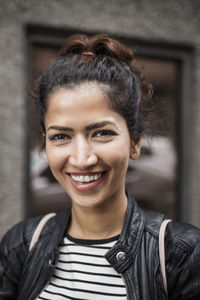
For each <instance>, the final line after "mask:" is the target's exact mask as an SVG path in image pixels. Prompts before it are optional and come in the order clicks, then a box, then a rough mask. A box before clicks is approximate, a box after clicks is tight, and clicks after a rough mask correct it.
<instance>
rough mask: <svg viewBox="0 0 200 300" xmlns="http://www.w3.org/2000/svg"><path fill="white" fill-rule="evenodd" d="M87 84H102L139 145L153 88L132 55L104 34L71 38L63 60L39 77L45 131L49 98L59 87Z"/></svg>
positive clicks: (66, 44)
mask: <svg viewBox="0 0 200 300" xmlns="http://www.w3.org/2000/svg"><path fill="white" fill-rule="evenodd" d="M85 82H94V83H98V84H100V85H99V86H100V88H101V89H102V90H103V92H104V93H105V94H106V95H107V97H108V98H109V100H110V104H111V105H112V108H113V109H114V110H115V111H117V112H118V113H119V114H120V115H122V116H123V117H124V119H125V120H126V123H127V127H128V130H129V134H130V137H131V138H132V139H133V140H135V141H137V139H138V138H139V137H140V136H141V134H142V133H143V131H144V113H145V103H146V102H147V101H148V100H149V99H150V98H151V96H152V86H151V84H149V83H148V82H146V80H145V78H144V77H143V75H142V74H141V72H140V71H139V70H137V69H136V68H135V67H134V54H133V52H132V51H131V50H130V49H129V48H127V47H126V46H124V45H123V44H121V43H120V42H118V41H117V40H115V39H112V38H110V37H108V36H107V35H105V34H102V35H96V36H94V37H91V38H89V37H87V36H86V35H73V36H71V37H70V38H69V39H68V40H67V41H66V43H65V45H64V47H63V48H62V49H61V50H60V56H59V57H58V58H57V59H56V60H55V61H54V62H53V64H52V65H50V67H49V68H47V70H46V71H45V72H44V73H43V74H42V76H41V77H40V80H39V86H38V100H39V101H38V106H39V113H40V123H41V126H42V130H43V131H45V126H44V117H45V112H46V111H47V107H48V98H49V96H50V94H51V93H52V92H53V91H54V90H55V89H56V88H58V87H65V88H69V89H73V88H75V87H77V86H78V85H80V84H82V83H85Z"/></svg>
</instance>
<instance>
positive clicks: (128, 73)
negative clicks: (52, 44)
mask: <svg viewBox="0 0 200 300" xmlns="http://www.w3.org/2000/svg"><path fill="white" fill-rule="evenodd" d="M151 97H152V86H151V85H150V84H149V83H148V82H146V80H145V78H144V77H143V76H142V74H141V73H140V71H139V70H137V69H136V68H135V66H134V55H133V53H132V52H131V50H130V49H128V48H126V47H125V46H124V45H122V44H120V43H119V42H118V41H116V40H114V39H111V38H109V37H108V36H106V35H98V36H95V37H93V38H88V37H87V36H83V35H78V36H72V37H71V38H69V39H68V40H67V42H66V44H65V45H64V47H63V48H62V50H61V52H60V57H58V58H57V59H56V60H55V61H54V63H53V64H52V65H51V66H50V67H49V68H48V69H47V70H46V71H45V72H44V73H43V74H42V76H41V78H40V80H39V85H38V97H37V101H38V115H39V117H40V123H41V128H42V131H43V136H44V138H45V148H46V154H47V158H48V162H49V166H50V168H51V171H52V173H53V175H54V177H55V178H56V180H57V181H58V182H59V183H60V185H62V187H63V188H64V190H65V191H66V193H67V194H68V195H69V196H70V198H71V207H70V208H69V209H67V211H66V212H62V213H59V214H57V215H56V216H54V217H53V218H51V219H50V220H49V221H48V223H47V224H46V225H45V227H44V229H43V230H42V233H41V234H40V235H39V236H38V239H39V240H38V241H37V243H35V244H34V243H32V236H35V234H36V233H37V231H35V230H36V227H37V225H38V224H40V223H39V222H40V221H41V220H42V222H43V220H44V219H42V217H36V218H33V219H30V220H27V221H24V222H22V223H20V224H18V225H16V226H15V227H14V228H12V229H11V230H10V231H9V232H8V233H7V234H6V236H5V237H4V239H3V241H2V243H1V247H0V254H1V256H0V298H1V299H2V300H6V299H10V300H12V299H13V300H14V299H20V300H27V299H28V300H33V299H37V300H38V299H46V300H51V299H54V300H55V299H56V300H58V299H60V300H61V299H79V300H80V299H90V300H91V299H94V298H95V299H104V300H109V299H124V300H125V299H140V300H146V299H152V300H153V299H155V300H156V299H167V290H166V285H164V283H163V279H162V275H161V266H160V260H159V251H158V244H159V230H160V226H161V224H162V222H163V220H164V219H165V216H164V215H162V214H159V213H154V212H145V211H143V210H141V209H140V208H139V207H138V206H137V204H136V203H135V200H134V199H133V198H132V197H131V196H130V195H129V194H128V192H127V191H126V190H125V176H126V172H127V168H128V161H129V158H131V159H132V160H135V159H137V158H138V157H139V155H140V146H141V137H142V135H143V134H144V132H145V118H146V116H147V114H148V113H151V110H148V109H147V107H149V103H150V99H151ZM55 201H56V199H55ZM165 243H166V274H167V284H168V295H169V299H171V300H177V299H179V300H183V299H184V300H187V299H188V300H189V299H190V300H192V299H193V300H195V299H196V300H197V299H199V295H200V260H199V255H200V230H199V229H197V228H195V227H193V226H190V225H181V224H177V223H173V222H172V223H170V224H169V225H168V228H167V234H166V241H165ZM30 244H31V247H30ZM32 244H33V247H32ZM162 268H163V265H162Z"/></svg>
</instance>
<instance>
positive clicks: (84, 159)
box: [69, 140, 98, 169]
mask: <svg viewBox="0 0 200 300" xmlns="http://www.w3.org/2000/svg"><path fill="white" fill-rule="evenodd" d="M97 160H98V159H97V155H96V154H95V153H94V151H93V149H92V147H91V145H90V143H89V142H87V141H83V140H80V141H79V142H76V143H75V145H74V147H73V151H72V153H71V155H70V157H69V164H70V165H71V166H73V167H74V168H76V169H86V168H89V167H91V166H93V165H95V164H96V163H97Z"/></svg>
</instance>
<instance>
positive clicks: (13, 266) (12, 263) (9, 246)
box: [0, 223, 27, 300]
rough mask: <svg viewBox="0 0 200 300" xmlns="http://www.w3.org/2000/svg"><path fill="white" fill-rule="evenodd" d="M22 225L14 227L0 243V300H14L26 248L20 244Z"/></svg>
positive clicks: (23, 244) (22, 243)
mask: <svg viewBox="0 0 200 300" xmlns="http://www.w3.org/2000/svg"><path fill="white" fill-rule="evenodd" d="M22 237H23V226H22V223H20V224H18V225H16V226H14V227H13V228H12V229H11V230H9V231H8V233H7V234H6V235H5V236H4V238H3V239H2V241H1V243H0V300H7V299H9V300H16V299H17V289H18V284H19V280H20V276H21V271H22V266H23V261H24V260H25V257H26V254H27V247H26V245H25V243H24V242H22Z"/></svg>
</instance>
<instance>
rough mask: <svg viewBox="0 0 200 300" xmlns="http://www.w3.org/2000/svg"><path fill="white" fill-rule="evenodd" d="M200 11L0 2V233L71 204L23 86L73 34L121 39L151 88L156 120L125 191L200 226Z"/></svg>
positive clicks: (134, 4) (144, 3)
mask: <svg viewBox="0 0 200 300" xmlns="http://www.w3.org/2000/svg"><path fill="white" fill-rule="evenodd" d="M199 9H200V3H199V1H194V0H193V1H192V0H191V1H188V0H176V1H172V0H169V1H164V0H163V1H162V0H161V1H156V0H152V1H148V0H140V1H138V0H135V1H134V0H124V1H122V0H115V1H114V0H110V1H105V0H99V1H97V0H74V1H73V0H57V1H54V0H43V1H38V0H34V1H33V0H29V1H25V0H15V1H12V0H11V1H6V0H0V62H1V64H0V70H1V73H0V74H1V76H0V91H1V93H0V103H1V108H0V129H1V140H0V161H1V163H0V190H1V193H0V237H1V236H2V235H3V234H4V233H5V232H6V231H7V230H8V229H9V228H10V227H11V226H12V225H13V224H15V223H17V222H19V221H20V220H23V219H25V218H28V217H32V216H35V215H39V214H44V213H47V212H49V211H59V210H64V209H66V207H67V205H68V203H69V198H68V197H67V195H66V193H65V192H64V191H63V189H62V188H61V187H60V186H59V185H58V184H57V183H56V181H55V180H54V178H53V176H52V174H51V172H50V169H49V167H48V163H47V160H46V156H45V152H44V151H41V148H40V146H39V145H38V142H37V135H36V133H35V132H36V131H37V128H38V121H37V116H36V113H35V110H34V107H33V105H32V104H31V102H30V99H29V98H30V97H29V93H30V87H31V85H32V83H33V81H34V80H35V79H36V78H37V77H38V76H39V75H40V74H41V72H42V71H43V70H44V69H45V68H46V67H47V66H48V65H49V64H50V63H51V62H52V61H53V59H54V58H55V57H56V55H57V52H58V49H59V48H60V47H61V46H62V44H63V43H64V41H65V40H66V38H67V37H68V36H69V35H71V34H74V33H86V34H88V35H94V34H98V33H107V34H109V35H111V36H113V37H114V38H117V39H119V40H120V41H122V42H124V43H125V44H126V45H128V46H129V47H130V48H132V49H133V51H134V53H135V55H136V64H137V65H138V66H139V67H140V68H142V70H143V73H144V74H145V76H146V78H147V79H148V80H149V81H150V82H151V83H152V84H153V86H154V98H155V99H156V100H157V102H158V104H159V108H160V109H159V110H157V111H155V112H153V113H152V114H153V115H152V116H153V119H155V120H157V122H156V123H155V124H154V128H153V136H152V137H151V138H147V139H143V142H142V151H141V157H140V158H139V159H138V160H137V161H130V163H129V168H128V172H127V179H126V185H127V189H128V190H129V191H130V193H131V194H132V195H133V196H134V197H135V198H136V200H137V202H138V204H139V205H140V206H141V207H143V208H146V209H153V210H157V211H160V212H162V213H165V214H166V215H167V216H168V217H171V218H173V219H174V220H177V221H182V222H190V223H192V224H194V225H197V226H200V201H199V194H200V184H199V179H200V156H199V151H198V149H199V147H200V118H199V114H200V96H199V95H200V34H199V26H200V16H199Z"/></svg>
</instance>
